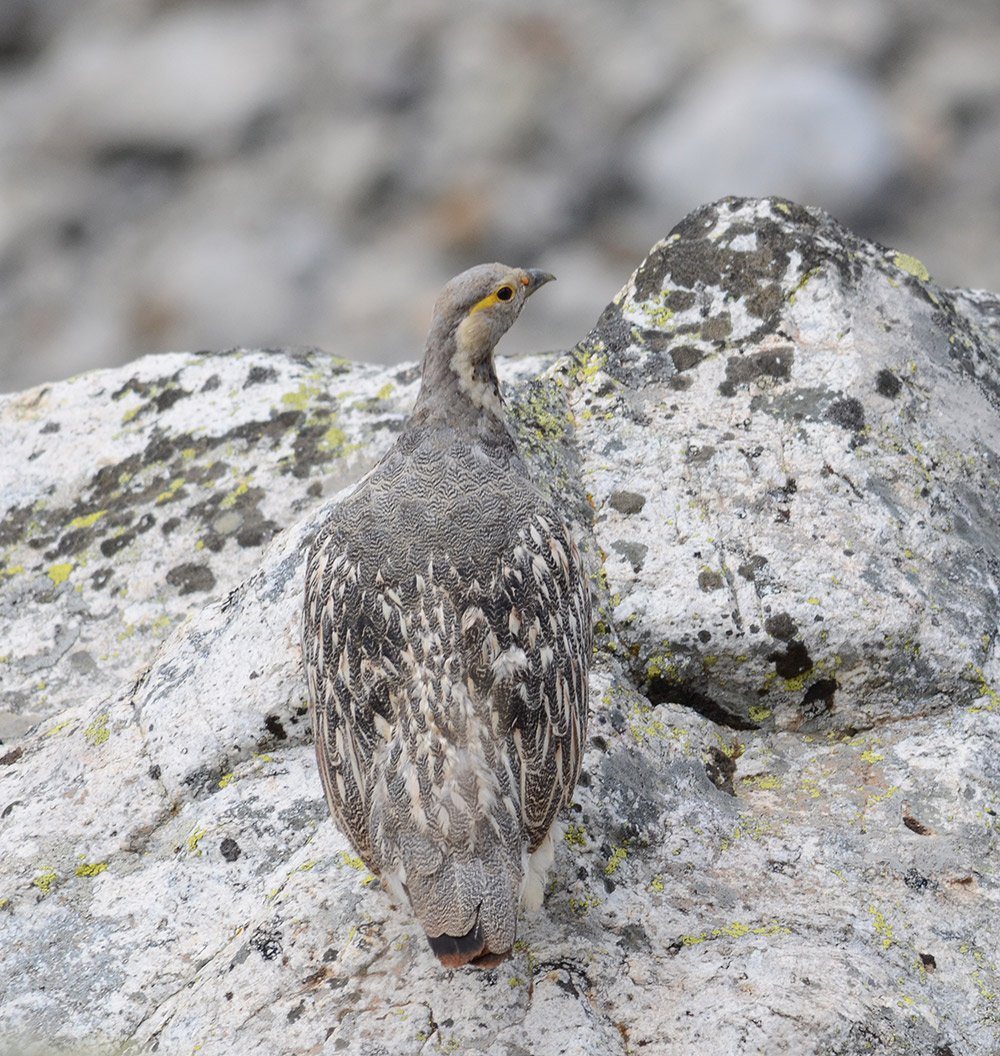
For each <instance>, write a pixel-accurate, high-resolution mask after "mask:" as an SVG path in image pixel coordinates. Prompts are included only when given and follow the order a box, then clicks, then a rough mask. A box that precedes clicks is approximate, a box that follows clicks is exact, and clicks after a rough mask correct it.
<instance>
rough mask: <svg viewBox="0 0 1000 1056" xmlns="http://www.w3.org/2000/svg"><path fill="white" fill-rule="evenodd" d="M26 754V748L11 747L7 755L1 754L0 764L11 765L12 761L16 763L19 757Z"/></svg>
mask: <svg viewBox="0 0 1000 1056" xmlns="http://www.w3.org/2000/svg"><path fill="white" fill-rule="evenodd" d="M23 754H24V749H23V748H21V747H17V748H11V750H10V751H9V752H7V753H6V754H5V755H0V766H10V764H11V763H16V762H17V761H18V759H20V758H21V756H22V755H23Z"/></svg>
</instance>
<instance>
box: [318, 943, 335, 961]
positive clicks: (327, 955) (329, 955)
mask: <svg viewBox="0 0 1000 1056" xmlns="http://www.w3.org/2000/svg"><path fill="white" fill-rule="evenodd" d="M339 955H340V950H338V949H337V948H336V946H329V947H327V949H325V950H324V951H323V956H322V957H321V958H320V960H322V962H323V963H324V964H329V963H330V962H331V961H335V960H336V959H337V957H338V956H339Z"/></svg>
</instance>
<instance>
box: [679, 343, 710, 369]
mask: <svg viewBox="0 0 1000 1056" xmlns="http://www.w3.org/2000/svg"><path fill="white" fill-rule="evenodd" d="M706 355H707V353H706V352H704V351H703V350H702V349H700V348H695V347H694V345H679V346H678V347H677V348H672V349H671V350H670V358H671V359H672V360H673V361H674V369H675V370H676V371H677V372H678V373H680V372H681V371H683V370H690V369H691V368H692V367H696V366H698V364H699V363H700V362H701V361H702V360H703V359H704V358H705V356H706Z"/></svg>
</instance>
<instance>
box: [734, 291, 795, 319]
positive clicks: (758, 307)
mask: <svg viewBox="0 0 1000 1056" xmlns="http://www.w3.org/2000/svg"><path fill="white" fill-rule="evenodd" d="M784 303H785V295H784V293H782V290H781V287H780V286H779V285H778V283H776V282H771V283H768V284H767V285H766V286H761V287H760V289H758V290H757V291H756V292H754V293H751V294H750V295H749V296H748V297H746V298H745V299H744V301H743V304H744V306H745V307H746V309H747V311H748V312H750V314H751V315H755V316H757V318H758V319H769V318H770V317H771V316H772V315H774V313H775V312H776V311H778V309H779V308H781V307H783V306H784Z"/></svg>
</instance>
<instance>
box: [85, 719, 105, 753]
mask: <svg viewBox="0 0 1000 1056" xmlns="http://www.w3.org/2000/svg"><path fill="white" fill-rule="evenodd" d="M83 735H84V737H86V738H87V740H88V741H89V742H90V743H91V744H92V745H93V746H94V747H95V748H97V747H99V746H100V745H102V744H104V742H105V741H107V739H108V738H109V737H110V736H111V731H110V730H109V729H108V713H107V712H106V711H102V712H101V714H100V715H98V716H97V717H96V718H95V719H94V721H93V722H91V724H90V725H89V726H88V727H87V728H86V729H85V730H84V731H83Z"/></svg>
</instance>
